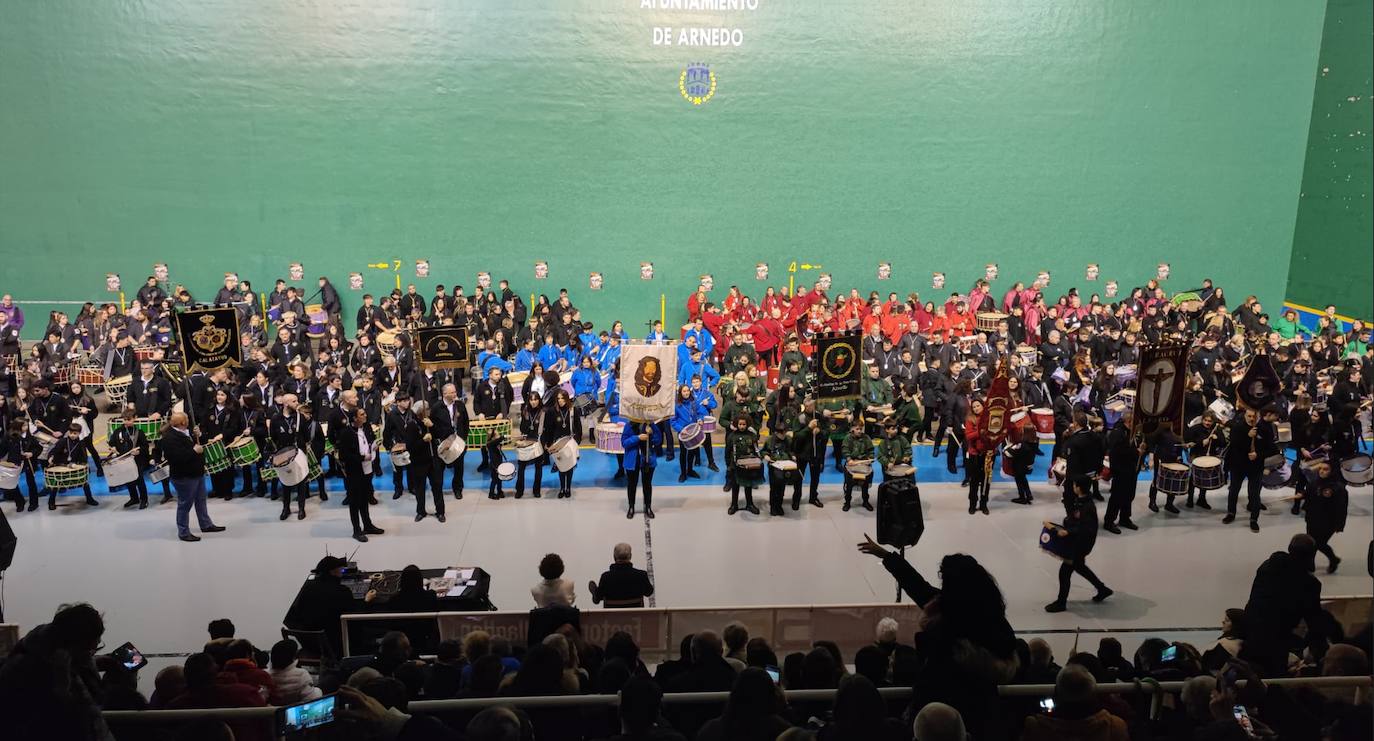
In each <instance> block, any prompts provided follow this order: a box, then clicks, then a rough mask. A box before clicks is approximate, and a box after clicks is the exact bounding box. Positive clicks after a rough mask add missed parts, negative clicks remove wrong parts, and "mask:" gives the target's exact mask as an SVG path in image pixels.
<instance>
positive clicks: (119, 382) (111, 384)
mask: <svg viewBox="0 0 1374 741" xmlns="http://www.w3.org/2000/svg"><path fill="white" fill-rule="evenodd" d="M133 382H134V377H133V376H132V375H129V376H120V377H118V378H111V379H110V380H108V381H106V382H105V398H106V399H109V400H110V403H111V404H117V405H119V406H121V407H122V406H124V397H125V395H127V394H128V393H129V386H130V385H131V384H133Z"/></svg>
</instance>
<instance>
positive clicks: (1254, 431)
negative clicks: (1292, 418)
mask: <svg viewBox="0 0 1374 741" xmlns="http://www.w3.org/2000/svg"><path fill="white" fill-rule="evenodd" d="M1228 437H1229V438H1230V440H1231V442H1230V445H1228V446H1227V448H1226V468H1227V470H1228V471H1229V473H1230V474H1231V485H1230V488H1228V489H1227V491H1226V517H1224V518H1222V520H1221V521H1222V522H1223V523H1225V524H1228V525H1229V524H1231V523H1232V522H1235V520H1236V505H1237V504H1238V500H1239V498H1240V486H1241V483H1242V482H1243V483H1244V484H1245V493H1246V498H1247V500H1248V504H1247V509H1248V510H1249V511H1250V529H1251V530H1253V531H1254V532H1259V529H1260V527H1259V513H1260V486H1261V483H1262V477H1263V476H1264V460H1265V459H1266V458H1268V457H1269V456H1271V455H1273V454H1274V453H1276V452H1277V449H1276V448H1275V447H1274V445H1273V443H1272V441H1271V438H1272V436H1271V435H1266V434H1264V430H1263V429H1262V425H1261V424H1260V413H1259V412H1258V411H1256V410H1254V409H1246V410H1245V414H1244V415H1243V416H1240V417H1237V418H1236V419H1234V420H1232V421H1231V426H1230V434H1229V435H1228Z"/></svg>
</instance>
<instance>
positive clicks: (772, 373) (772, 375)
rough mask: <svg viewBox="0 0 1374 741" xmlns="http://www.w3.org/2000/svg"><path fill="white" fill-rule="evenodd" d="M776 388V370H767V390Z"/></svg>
mask: <svg viewBox="0 0 1374 741" xmlns="http://www.w3.org/2000/svg"><path fill="white" fill-rule="evenodd" d="M777 387H778V369H777V368H769V369H768V389H769V390H770V391H771V390H773V389H775V388H777Z"/></svg>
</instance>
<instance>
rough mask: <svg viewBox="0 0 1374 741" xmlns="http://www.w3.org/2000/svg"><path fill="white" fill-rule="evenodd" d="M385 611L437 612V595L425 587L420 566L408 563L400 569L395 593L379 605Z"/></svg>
mask: <svg viewBox="0 0 1374 741" xmlns="http://www.w3.org/2000/svg"><path fill="white" fill-rule="evenodd" d="M380 608H381V609H384V611H385V612H438V611H439V595H437V594H435V593H434V592H431V591H430V590H428V589H426V588H425V577H424V575H422V574H421V573H420V567H419V566H416V565H415V564H410V565H409V566H406V567H405V568H404V569H401V576H400V578H399V579H398V580H397V584H396V594H394V595H392V597H391V599H388V600H387V601H386V602H384V603H382V604H381V606H380Z"/></svg>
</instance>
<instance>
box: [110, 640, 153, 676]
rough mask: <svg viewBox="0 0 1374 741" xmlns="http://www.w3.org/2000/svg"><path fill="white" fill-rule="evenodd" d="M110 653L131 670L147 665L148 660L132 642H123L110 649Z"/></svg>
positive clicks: (134, 670)
mask: <svg viewBox="0 0 1374 741" xmlns="http://www.w3.org/2000/svg"><path fill="white" fill-rule="evenodd" d="M110 655H111V656H113V657H114V659H115V661H118V662H119V663H120V664H122V665H123V666H124V668H125V669H128V670H129V671H131V672H136V671H138V670H139V669H142V668H143V667H145V666H147V665H148V660H147V659H146V658H144V657H143V653H142V652H141V651H139V650H138V649H137V648H135V647H134V644H132V643H128V642H125V644H124V645H123V646H120V647H119V648H116V649H115V650H113V651H111V652H110Z"/></svg>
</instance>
